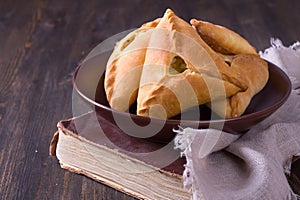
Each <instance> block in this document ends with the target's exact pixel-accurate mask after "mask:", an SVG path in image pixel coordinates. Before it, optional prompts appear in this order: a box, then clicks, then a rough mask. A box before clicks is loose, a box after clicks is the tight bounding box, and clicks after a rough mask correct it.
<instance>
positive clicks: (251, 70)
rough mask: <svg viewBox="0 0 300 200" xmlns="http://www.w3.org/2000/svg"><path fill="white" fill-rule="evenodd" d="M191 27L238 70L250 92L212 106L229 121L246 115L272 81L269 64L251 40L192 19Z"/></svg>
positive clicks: (247, 91) (216, 102)
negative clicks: (267, 84)
mask: <svg viewBox="0 0 300 200" xmlns="http://www.w3.org/2000/svg"><path fill="white" fill-rule="evenodd" d="M190 23H191V24H192V26H193V27H194V28H195V30H197V32H198V33H199V35H200V36H201V38H203V40H204V41H205V42H206V43H207V44H208V45H210V46H211V47H212V48H213V49H214V50H215V51H216V52H218V53H220V55H221V56H223V59H224V60H225V62H226V63H227V64H228V65H230V66H231V68H236V69H237V70H238V71H239V72H240V73H241V76H242V77H243V78H244V79H245V81H246V82H247V90H246V91H240V92H238V93H236V94H235V95H233V96H231V97H227V98H226V99H224V100H223V101H214V102H210V103H209V104H208V106H209V107H210V108H211V109H212V110H213V111H215V112H216V113H217V114H219V115H220V116H222V117H225V118H232V117H238V116H240V115H242V114H243V113H244V111H245V110H246V108H247V107H248V105H249V103H250V101H251V99H252V97H253V96H254V95H255V94H257V93H258V92H259V91H260V90H261V89H263V88H264V86H265V84H266V83H267V81H268V78H269V72H268V65H267V63H266V62H265V61H264V60H263V59H261V58H260V57H259V56H258V54H257V52H256V50H255V48H254V47H253V46H251V45H250V44H249V42H248V41H247V40H245V39H244V38H243V37H241V36H240V35H239V34H237V33H235V32H233V31H231V30H229V29H228V28H226V27H223V26H220V25H214V24H212V23H209V22H204V21H200V20H196V19H192V20H191V21H190ZM229 55H230V56H229Z"/></svg>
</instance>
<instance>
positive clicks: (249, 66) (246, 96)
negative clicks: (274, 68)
mask: <svg viewBox="0 0 300 200" xmlns="http://www.w3.org/2000/svg"><path fill="white" fill-rule="evenodd" d="M231 66H232V67H234V68H238V69H239V71H240V73H241V75H242V76H243V77H244V79H245V80H246V81H247V85H248V89H247V90H246V91H243V92H238V93H236V94H235V95H233V96H231V97H229V98H227V99H226V103H225V106H226V110H225V111H226V113H225V118H232V117H238V116H240V115H242V114H243V113H244V111H245V110H246V108H247V107H248V105H249V103H250V101H251V99H252V97H253V96H254V95H256V94H257V93H258V92H259V91H261V90H262V89H263V88H264V86H265V85H266V83H267V81H268V78H269V72H268V64H267V63H266V62H265V61H264V60H262V59H261V58H260V57H259V56H258V55H253V54H239V55H236V56H234V57H233V59H232V63H231ZM221 104H222V102H214V103H213V106H212V109H213V110H214V111H215V112H216V113H218V114H219V115H221V116H223V115H224V113H223V112H224V109H223V108H222V106H220V105H221ZM223 105H224V104H223Z"/></svg>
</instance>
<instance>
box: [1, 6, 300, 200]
mask: <svg viewBox="0 0 300 200" xmlns="http://www.w3.org/2000/svg"><path fill="white" fill-rule="evenodd" d="M168 7H169V8H172V9H173V10H174V11H175V13H176V14H177V15H179V16H181V17H182V18H183V19H185V20H189V19H191V18H201V19H204V20H209V21H212V22H214V23H218V24H222V25H224V26H227V27H229V28H231V29H233V30H235V31H237V32H239V33H240V34H241V35H243V36H244V37H246V38H247V39H248V40H249V41H250V42H251V43H252V44H253V45H254V46H255V47H256V48H257V50H263V49H265V48H267V47H269V46H270V38H271V37H276V38H280V39H281V40H282V42H283V43H284V45H291V44H292V43H294V42H295V41H297V40H299V39H300V26H299V24H300V13H299V8H300V1H299V0H289V1H283V0H264V1H261V0H244V1H238V0H214V1H212V0H201V1H196V0H195V1H176V2H175V1H153V0H143V1H140V0H127V1H124V0H114V1H103V0H102V1H99V0H98V1H96V0H91V1H89V2H87V1H71V0H67V1H49V0H43V1H37V0H32V1H17V0H10V1H6V0H1V1H0V199H132V198H131V197H129V196H127V195H125V194H123V193H120V192H118V191H116V190H114V189H112V188H109V187H107V186H105V185H102V184H100V183H97V182H94V181H93V180H91V179H88V178H86V177H84V176H80V175H77V174H73V173H70V172H68V171H66V170H62V169H61V168H60V167H59V164H58V161H57V159H56V158H54V157H50V156H49V143H50V141H51V138H52V135H53V133H54V132H55V130H56V123H57V122H58V121H59V120H60V119H65V118H69V117H72V101H71V96H72V83H71V77H72V72H73V71H74V69H75V67H76V65H77V64H78V63H79V62H80V61H81V60H82V59H83V58H84V57H85V56H86V55H87V54H88V53H89V51H90V50H91V49H93V48H94V47H95V46H96V45H97V44H99V43H100V42H101V41H103V40H104V39H106V38H108V37H110V36H112V35H114V34H117V33H119V32H121V31H124V30H128V29H130V28H134V27H138V26H140V25H141V24H142V23H143V22H146V21H149V20H152V19H154V18H156V17H158V16H161V15H162V14H163V13H164V11H165V9H166V8H168ZM293 170H294V172H298V174H299V171H300V164H299V163H298V165H294V166H293ZM292 182H293V183H295V180H294V181H292ZM296 187H297V185H296ZM295 190H297V191H298V192H299V191H300V190H299V187H298V189H295Z"/></svg>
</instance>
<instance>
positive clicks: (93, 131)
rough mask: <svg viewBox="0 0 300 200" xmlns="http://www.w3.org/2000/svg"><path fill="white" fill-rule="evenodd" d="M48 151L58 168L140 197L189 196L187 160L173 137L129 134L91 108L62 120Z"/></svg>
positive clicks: (171, 197) (184, 197)
mask: <svg viewBox="0 0 300 200" xmlns="http://www.w3.org/2000/svg"><path fill="white" fill-rule="evenodd" d="M50 154H51V155H52V156H56V157H57V158H58V160H59V163H60V165H61V167H62V168H64V169H67V170H69V171H72V172H75V173H79V174H83V175H86V176H88V177H90V178H92V179H94V180H96V181H99V182H101V183H104V184H106V185H108V186H111V187H113V188H115V189H117V190H119V191H122V192H124V193H126V194H129V195H131V196H134V197H136V198H139V199H190V194H189V192H188V191H187V190H185V189H184V188H183V184H182V174H183V171H184V164H185V162H186V160H185V158H183V157H180V154H179V152H178V151H176V150H174V148H173V145H172V144H171V143H170V144H168V145H166V144H159V143H154V142H152V141H147V140H145V139H140V138H136V137H132V136H129V135H128V134H125V133H124V132H122V131H121V130H120V129H118V128H117V127H116V126H115V125H113V124H111V123H109V122H108V121H106V120H105V119H103V118H102V117H100V116H98V115H96V114H95V112H90V113H87V114H84V115H82V116H79V117H75V118H72V119H69V120H63V121H60V122H59V123H58V131H57V132H56V133H55V134H54V136H53V139H52V142H51V145H50Z"/></svg>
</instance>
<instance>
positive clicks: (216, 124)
mask: <svg viewBox="0 0 300 200" xmlns="http://www.w3.org/2000/svg"><path fill="white" fill-rule="evenodd" d="M97 60H98V61H97ZM106 61H107V59H101V58H100V59H96V61H88V62H87V63H85V65H84V66H83V65H80V66H79V67H78V68H77V69H76V71H75V73H74V75H73V86H74V89H75V91H76V92H77V93H78V94H79V96H80V97H82V99H83V100H84V101H85V102H86V103H88V104H89V105H90V106H91V108H92V109H93V110H95V111H96V113H97V115H98V116H99V117H101V118H104V119H105V122H103V120H99V123H100V126H101V123H112V124H114V125H115V126H116V127H117V128H120V129H121V130H122V131H123V132H124V133H125V134H129V135H131V136H133V137H141V138H144V139H149V140H151V141H155V142H162V143H166V142H170V141H171V140H172V139H173V138H174V136H175V135H176V133H175V132H174V131H173V130H174V129H178V127H179V126H180V127H192V128H199V129H207V128H217V129H220V130H223V131H226V132H228V133H231V134H239V133H244V132H246V131H248V130H249V129H251V127H253V126H254V125H256V124H257V123H259V122H261V121H262V120H264V119H265V118H267V117H268V116H270V115H271V114H272V113H274V112H275V111H276V110H277V109H278V108H279V107H280V106H281V105H282V104H283V103H284V102H285V101H286V100H287V98H288V97H289V95H290V92H291V82H290V79H289V78H288V76H287V75H286V74H285V73H284V72H283V71H282V70H281V69H280V68H279V67H277V66H275V65H274V64H272V63H270V62H268V66H269V80H268V82H267V84H266V86H265V87H264V89H263V90H262V91H260V92H259V93H258V94H257V95H256V96H254V97H253V98H252V100H251V102H250V105H249V106H248V108H247V109H246V111H245V113H244V114H243V115H242V116H240V117H236V118H230V119H220V118H218V117H217V115H215V114H214V113H212V112H211V110H210V109H209V108H207V107H205V106H199V107H197V108H196V109H195V108H192V109H190V110H188V111H186V112H185V113H184V115H178V116H175V117H173V118H171V119H167V120H160V119H150V118H148V117H143V116H138V115H136V114H135V105H133V106H132V107H131V108H130V109H129V112H120V111H117V110H114V109H112V108H110V106H109V104H108V102H107V99H106V94H105V91H104V84H103V83H104V72H105V67H104V66H105V63H106ZM99 66H103V67H102V68H101V70H99ZM89 68H94V69H89ZM95 70H96V71H97V72H98V74H97V73H93V71H95ZM92 76H94V77H92ZM79 79H80V81H78V80H79ZM91 81H93V82H94V83H93V84H87V85H86V83H87V82H91ZM90 87H94V88H93V89H92V90H91V88H90ZM197 109H199V110H200V117H198V118H193V116H195V115H193V112H194V110H197ZM199 110H197V112H198V111H199ZM182 116H184V118H183V119H182ZM196 116H199V114H198V115H196ZM150 123H151V126H150V125H149V124H150ZM153 129H155V130H153Z"/></svg>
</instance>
